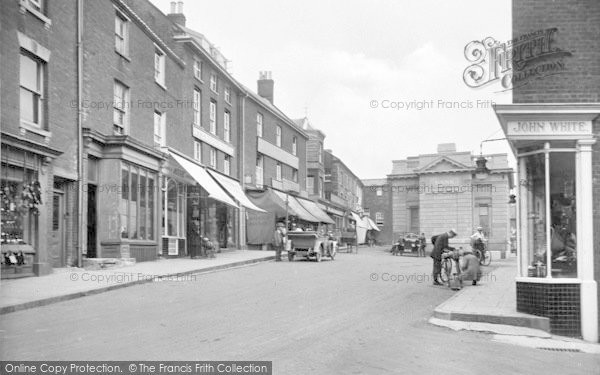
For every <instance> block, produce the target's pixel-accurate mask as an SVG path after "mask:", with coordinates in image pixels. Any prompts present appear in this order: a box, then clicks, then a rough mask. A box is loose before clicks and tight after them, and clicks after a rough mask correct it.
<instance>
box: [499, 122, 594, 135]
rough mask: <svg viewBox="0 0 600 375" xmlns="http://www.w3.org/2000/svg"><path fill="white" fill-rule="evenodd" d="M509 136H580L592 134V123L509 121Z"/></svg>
mask: <svg viewBox="0 0 600 375" xmlns="http://www.w3.org/2000/svg"><path fill="white" fill-rule="evenodd" d="M506 133H507V135H508V136H580V135H590V134H592V122H591V121H509V122H508V126H507V131H506Z"/></svg>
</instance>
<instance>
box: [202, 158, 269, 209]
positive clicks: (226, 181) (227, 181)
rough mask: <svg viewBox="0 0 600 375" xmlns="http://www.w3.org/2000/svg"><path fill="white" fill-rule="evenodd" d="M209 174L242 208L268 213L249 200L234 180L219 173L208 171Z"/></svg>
mask: <svg viewBox="0 0 600 375" xmlns="http://www.w3.org/2000/svg"><path fill="white" fill-rule="evenodd" d="M207 171H208V173H209V174H210V175H211V176H212V177H213V178H214V179H215V180H216V181H217V182H218V183H219V184H220V185H221V187H222V188H223V189H224V190H225V191H227V192H228V193H229V194H230V195H231V196H232V197H233V198H234V199H235V200H237V201H238V202H239V204H241V205H242V206H244V207H246V208H248V209H250V210H254V211H258V212H267V211H265V210H263V209H262V208H259V207H257V206H256V205H255V204H254V203H252V202H251V201H250V199H248V197H247V196H246V194H244V191H243V190H242V186H241V185H240V184H239V183H238V182H237V181H236V180H234V179H232V178H230V177H227V176H224V175H221V174H219V173H217V172H214V171H211V170H210V169H208V170H207Z"/></svg>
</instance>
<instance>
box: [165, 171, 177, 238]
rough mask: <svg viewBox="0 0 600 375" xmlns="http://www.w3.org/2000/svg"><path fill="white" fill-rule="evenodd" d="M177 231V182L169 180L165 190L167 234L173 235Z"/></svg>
mask: <svg viewBox="0 0 600 375" xmlns="http://www.w3.org/2000/svg"><path fill="white" fill-rule="evenodd" d="M176 231H177V184H176V183H175V181H173V180H170V181H169V187H168V190H167V235H168V236H175V235H176V233H177V232H176Z"/></svg>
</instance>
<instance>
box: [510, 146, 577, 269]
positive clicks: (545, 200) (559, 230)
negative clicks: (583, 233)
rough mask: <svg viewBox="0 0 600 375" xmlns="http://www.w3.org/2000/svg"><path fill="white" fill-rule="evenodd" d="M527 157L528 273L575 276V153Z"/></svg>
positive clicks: (524, 236)
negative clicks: (547, 182) (547, 176)
mask: <svg viewBox="0 0 600 375" xmlns="http://www.w3.org/2000/svg"><path fill="white" fill-rule="evenodd" d="M524 158H525V163H524V164H525V171H523V172H525V175H526V178H525V179H521V189H522V190H521V194H526V196H527V200H526V201H527V222H526V223H524V224H525V227H524V228H523V230H522V231H521V243H522V247H523V248H524V249H527V251H528V254H529V257H528V259H529V264H528V268H527V276H529V277H546V276H548V275H549V273H550V276H551V277H563V278H564V277H570V278H576V277H577V251H576V249H577V246H576V241H577V237H576V221H575V216H576V204H575V203H576V199H575V153H573V152H549V154H548V158H547V159H546V156H545V154H544V153H543V152H540V153H536V154H532V155H528V156H526V157H524ZM546 169H548V173H549V179H548V180H546ZM546 181H549V186H546ZM548 193H549V194H548ZM548 251H550V265H548Z"/></svg>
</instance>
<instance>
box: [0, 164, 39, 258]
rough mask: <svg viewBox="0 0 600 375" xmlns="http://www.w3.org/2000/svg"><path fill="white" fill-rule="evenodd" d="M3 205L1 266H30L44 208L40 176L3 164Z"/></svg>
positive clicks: (0, 190)
mask: <svg viewBox="0 0 600 375" xmlns="http://www.w3.org/2000/svg"><path fill="white" fill-rule="evenodd" d="M0 204H1V206H0V212H1V219H2V220H1V227H2V232H1V238H0V243H1V244H2V254H3V257H2V263H4V264H5V265H24V264H26V263H31V260H30V259H28V258H30V256H27V254H32V253H33V252H34V247H35V245H36V244H35V243H34V241H35V232H36V230H37V217H38V215H39V206H40V205H41V204H42V191H41V186H40V183H39V181H38V180H37V173H36V172H35V171H33V170H31V169H25V168H19V167H15V166H12V165H6V164H5V163H2V176H1V183H0ZM24 252H25V255H24Z"/></svg>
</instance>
